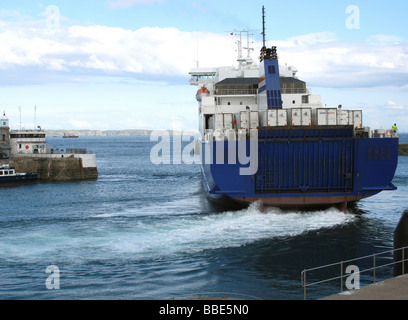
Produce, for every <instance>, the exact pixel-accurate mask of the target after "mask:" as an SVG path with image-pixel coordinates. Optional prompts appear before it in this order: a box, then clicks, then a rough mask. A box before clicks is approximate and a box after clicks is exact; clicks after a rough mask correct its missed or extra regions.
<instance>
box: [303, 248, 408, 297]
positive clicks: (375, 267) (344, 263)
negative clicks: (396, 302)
mask: <svg viewBox="0 0 408 320" xmlns="http://www.w3.org/2000/svg"><path fill="white" fill-rule="evenodd" d="M405 250H408V247H403V248H398V249H394V250H388V251H384V252H380V253H376V254H372V255H369V256H364V257H360V258H355V259H350V260H346V261H341V262H337V263H332V264H327V265H324V266H320V267H316V268H311V269H305V270H303V271H302V273H301V282H302V286H303V298H304V300H307V288H308V287H311V286H315V285H318V284H323V283H327V282H331V281H340V293H343V290H344V280H345V278H347V277H349V276H350V274H345V273H344V267H345V266H349V265H351V263H355V262H357V261H361V260H364V259H371V261H372V267H371V268H367V269H363V270H359V271H358V272H356V274H362V273H364V272H370V271H371V272H372V277H373V283H376V279H377V278H376V276H377V271H378V269H380V268H385V267H389V266H392V265H396V264H401V265H402V273H401V274H405V268H404V265H405V262H407V261H408V255H407V254H406V253H405ZM399 251H402V254H401V257H402V258H401V260H398V261H393V262H391V263H385V264H381V265H378V257H380V256H383V255H389V254H391V253H393V254H395V253H397V252H399ZM406 255H407V257H405V256H406ZM333 267H340V275H338V276H334V277H332V278H329V279H324V280H320V281H314V282H311V283H307V279H308V277H307V274H308V273H310V272H312V271H317V270H323V269H328V268H333ZM407 272H408V270H407Z"/></svg>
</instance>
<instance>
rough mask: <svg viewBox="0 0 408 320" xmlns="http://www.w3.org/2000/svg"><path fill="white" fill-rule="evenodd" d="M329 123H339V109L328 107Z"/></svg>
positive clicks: (331, 124)
mask: <svg viewBox="0 0 408 320" xmlns="http://www.w3.org/2000/svg"><path fill="white" fill-rule="evenodd" d="M327 125H328V126H335V125H337V109H335V108H333V109H327Z"/></svg>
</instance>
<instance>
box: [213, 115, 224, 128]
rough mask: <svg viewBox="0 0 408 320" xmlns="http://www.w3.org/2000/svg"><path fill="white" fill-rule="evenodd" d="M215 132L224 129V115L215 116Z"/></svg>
mask: <svg viewBox="0 0 408 320" xmlns="http://www.w3.org/2000/svg"><path fill="white" fill-rule="evenodd" d="M214 129H215V130H217V129H224V115H223V114H222V113H216V114H215V127H214Z"/></svg>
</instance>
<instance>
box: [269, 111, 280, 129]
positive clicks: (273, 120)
mask: <svg viewBox="0 0 408 320" xmlns="http://www.w3.org/2000/svg"><path fill="white" fill-rule="evenodd" d="M277 125H278V110H277V109H270V110H268V127H276V126H277Z"/></svg>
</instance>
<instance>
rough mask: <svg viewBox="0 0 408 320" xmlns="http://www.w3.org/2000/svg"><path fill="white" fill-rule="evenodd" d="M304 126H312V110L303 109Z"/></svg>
mask: <svg viewBox="0 0 408 320" xmlns="http://www.w3.org/2000/svg"><path fill="white" fill-rule="evenodd" d="M301 110H302V126H311V125H312V109H311V108H302V109H301Z"/></svg>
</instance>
